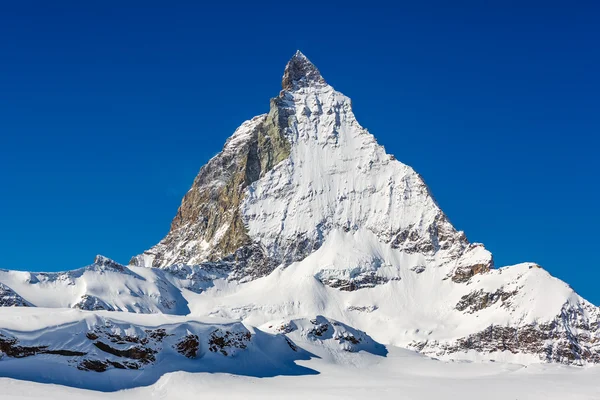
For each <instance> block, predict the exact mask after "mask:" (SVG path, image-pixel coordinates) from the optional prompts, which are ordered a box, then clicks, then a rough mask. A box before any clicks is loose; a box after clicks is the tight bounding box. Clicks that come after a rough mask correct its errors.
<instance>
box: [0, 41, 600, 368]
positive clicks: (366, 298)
mask: <svg viewBox="0 0 600 400" xmlns="http://www.w3.org/2000/svg"><path fill="white" fill-rule="evenodd" d="M282 86H283V90H282V91H281V92H280V93H279V95H278V96H277V97H275V98H274V99H272V100H271V103H270V110H269V112H268V113H267V114H264V115H260V116H257V117H255V118H253V119H251V120H249V121H246V122H244V123H243V124H242V125H241V126H240V127H239V128H238V129H237V130H236V131H235V132H234V134H233V135H232V136H231V137H230V138H229V139H228V140H227V142H226V143H225V146H224V148H223V150H222V151H221V152H220V153H219V154H217V155H216V156H215V157H213V158H212V159H211V160H210V161H209V162H208V163H207V164H206V165H205V166H203V167H202V168H201V170H200V172H199V174H198V176H197V177H196V179H195V180H194V183H193V185H192V187H191V189H190V190H189V192H188V193H187V194H186V195H185V197H184V198H183V201H182V203H181V206H180V207H179V210H178V211H177V214H176V216H175V218H174V219H173V222H172V223H171V229H170V231H169V233H168V234H167V236H166V237H165V238H164V239H163V240H161V241H160V243H158V244H157V245H156V246H154V247H152V248H151V249H149V250H147V251H145V252H144V253H143V254H141V255H138V256H135V257H133V258H132V260H131V262H130V265H129V266H123V265H119V264H117V263H115V262H114V261H111V260H109V259H107V258H104V257H101V256H99V257H97V259H96V261H95V262H94V264H92V265H91V266H88V267H85V268H83V269H80V270H76V271H69V272H63V273H29V272H17V271H0V304H1V305H3V306H27V307H30V310H28V311H27V312H28V313H29V314H28V315H35V313H36V312H39V313H46V312H48V308H79V309H81V310H89V311H90V313H85V312H83V311H82V312H79V311H78V312H77V313H76V314H68V315H69V318H70V319H69V321H63V323H62V324H63V325H60V327H61V328H60V329H62V332H65V333H64V335H62V336H61V335H54V334H50V333H48V334H45V333H44V332H46V331H48V332H50V331H51V332H56V331H57V330H56V329H57V328H56V326H55V324H54V325H53V324H51V322H50V321H49V320H48V319H45V318H41V317H40V318H39V320H40V321H46V322H44V323H42V324H41V325H40V324H38V325H37V326H36V328H35V330H36V333H35V335H32V334H29V333H26V332H25V331H27V330H28V329H29V328H28V327H25V326H24V327H21V328H19V326H18V323H15V322H14V321H13V320H12V319H7V320H6V321H9V320H10V321H11V322H10V323H9V322H6V321H3V320H2V319H1V318H0V351H1V352H3V353H4V354H5V355H6V356H7V357H5V358H4V359H2V360H0V367H1V365H2V363H4V362H5V361H6V358H15V357H16V358H18V357H20V356H19V354H27V356H26V357H46V358H48V357H54V358H57V357H58V358H60V357H63V358H61V360H64V357H67V358H68V361H67V363H66V364H67V365H72V366H75V367H77V368H79V369H94V368H82V367H81V366H82V365H84V364H85V363H88V364H89V365H95V366H100V367H98V368H96V369H97V370H98V369H100V370H103V371H104V370H107V369H115V368H117V369H120V366H125V367H126V368H125V369H127V368H128V367H127V365H128V364H125V363H124V362H125V361H127V362H134V363H136V366H137V368H142V369H143V368H150V364H152V362H136V361H135V359H133V360H134V361H132V359H131V357H128V356H127V354H128V355H132V354H134V355H136V356H137V355H139V354H138V353H135V352H134V353H131V352H128V353H127V351H128V349H131V348H134V347H135V346H138V345H139V343H141V341H145V342H146V344H148V343H149V345H148V346H150V347H149V348H150V350H148V351H150V352H151V353H152V354H153V355H154V354H163V353H162V351H163V350H162V349H163V348H164V349H167V348H168V349H169V350H168V352H167V353H164V354H166V355H165V357H166V356H169V354H171V353H172V352H173V349H177V348H178V346H179V344H180V343H181V341H182V340H191V339H189V338H190V337H196V339H195V341H196V342H198V343H200V344H199V345H198V346H199V347H198V350H197V351H196V352H195V353H194V355H193V357H196V358H203V357H204V354H209V353H206V352H205V351H202V350H201V349H205V348H209V347H210V344H209V341H210V340H211V339H210V338H211V337H212V336H211V332H213V331H215V332H217V331H218V332H222V334H221V336H219V337H220V339H215V340H217V342H218V343H220V344H223V343H230V342H231V341H232V340H233V341H234V342H236V343H237V339H235V340H234V339H233V338H238V336H239V335H241V336H240V337H239V338H238V339H239V340H241V342H240V343H243V346H238V350H240V351H241V352H243V351H245V349H247V348H252V346H254V344H252V343H254V342H253V341H256V346H258V347H257V348H261V349H264V348H267V347H268V346H269V344H270V343H285V346H284V348H286V352H287V351H289V350H291V351H292V352H294V353H295V352H298V351H300V352H301V351H302V343H313V342H315V341H317V342H319V343H320V342H321V341H322V342H323V346H325V347H326V348H328V349H332V351H334V350H335V351H341V352H355V351H367V352H370V353H372V354H375V355H378V354H382V352H383V350H382V349H385V346H400V347H406V348H410V349H413V350H415V351H417V352H420V353H423V354H426V355H430V356H434V357H436V358H439V359H446V360H451V359H452V360H453V359H470V360H489V359H494V360H503V361H511V362H520V363H536V362H559V363H565V364H577V365H583V364H587V363H600V340H599V339H600V329H599V318H600V312H599V310H598V308H597V307H595V306H594V305H592V304H590V303H589V302H587V301H585V300H584V299H582V298H581V297H580V296H578V295H577V294H576V293H575V292H574V291H573V290H572V289H571V288H570V287H569V286H568V285H567V284H565V283H564V282H562V281H560V280H558V279H556V278H553V277H552V276H550V275H549V274H548V273H547V272H546V271H544V270H543V269H542V268H541V267H539V266H538V265H536V264H532V263H526V264H519V265H515V266H510V267H503V268H499V269H495V268H494V265H493V260H492V255H491V254H490V252H489V251H487V250H486V249H485V247H484V246H483V245H481V244H477V243H470V242H469V241H468V240H467V238H466V236H465V234H464V233H463V232H461V231H457V230H456V229H455V228H454V227H453V226H452V224H451V223H450V221H449V220H448V218H447V216H446V215H445V214H444V213H443V211H442V210H441V209H440V207H439V206H438V204H437V203H436V202H435V200H434V199H433V197H432V195H431V193H430V191H429V188H428V187H427V185H426V184H425V183H424V181H423V179H422V178H421V177H420V176H419V175H418V174H417V173H416V172H415V171H414V170H413V169H412V168H410V167H409V166H407V165H404V164H402V163H401V162H399V161H397V160H396V159H395V158H394V157H393V156H392V155H389V154H387V153H386V152H385V150H384V148H383V147H382V146H380V145H378V144H377V142H376V140H375V138H374V137H373V136H372V135H371V134H370V133H369V132H368V131H367V130H366V129H364V128H363V127H362V126H360V125H359V123H358V122H357V120H356V118H355V117H354V114H353V112H352V106H351V101H350V99H349V98H347V97H346V96H344V95H343V94H341V93H339V92H337V91H335V90H334V89H333V88H332V87H331V86H330V85H328V84H327V83H326V82H325V80H324V79H323V77H322V76H321V74H320V73H319V71H318V70H317V68H316V67H315V66H314V65H313V64H312V63H311V62H310V61H309V60H308V59H307V58H306V57H305V56H304V55H303V54H301V53H300V52H297V53H296V54H295V55H294V56H293V57H292V59H291V60H290V62H289V63H288V64H287V66H286V68H285V72H284V76H283V82H282ZM35 307H43V308H42V309H40V310H39V311H36V310H35ZM98 310H105V311H98ZM107 311H114V313H107ZM117 311H128V312H129V314H125V313H117ZM3 312H4V313H7V312H8V311H6V310H0V315H2V313H3ZM10 312H11V313H13V314H10V315H11V316H14V312H13V311H10ZM64 312H67V311H64ZM130 313H139V314H159V315H137V316H135V317H134V316H132V315H131V314H130ZM96 314H98V315H100V316H98V315H96ZM167 314H171V315H167ZM6 315H8V314H6ZM108 315H111V317H109V316H108ZM112 315H114V317H112ZM113 319H114V320H113ZM115 320H119V321H121V322H118V321H115ZM123 320H126V322H123ZM78 321H79V322H78ZM90 321H93V322H90ZM199 321H200V322H199ZM207 321H209V322H207ZM211 321H212V322H211ZM196 322H197V324H196ZM3 323H4V324H5V325H2V324H3ZM15 324H16V325H15ZM123 324H125V325H126V326H125V325H123ZM181 324H187V325H185V327H183V325H181ZM202 324H204V325H202ZM206 324H208V325H206ZM232 324H233V325H232ZM235 324H237V325H235ZM8 325H10V326H8ZM159 325H160V326H161V327H160V328H156V327H157V326H159ZM163 325H165V326H163ZM167 325H168V326H167ZM150 326H154V327H155V328H149V327H150ZM206 326H210V328H206ZM232 326H235V328H232ZM107 327H108V328H107ZM115 327H116V328H115ZM2 328H3V329H2ZM31 329H33V328H31ZM153 329H163V330H165V332H167V334H168V335H171V334H172V335H173V337H170V336H169V339H168V340H167V342H168V343H167V342H165V343H167V344H168V345H164V343H163V342H162V341H161V343H158V342H156V343H155V342H152V340H151V338H150V339H149V338H148V335H151V334H150V333H148V332H149V331H150V332H152V331H153ZM90 332H91V333H90ZM186 332H187V333H186ZM227 332H229V333H227ZM240 332H241V333H240ZM65 335H66V336H69V337H73V339H72V340H70V341H69V342H67V343H66V344H65V345H64V346H63V344H62V343H58V339H57V338H59V337H64V336H65ZM86 335H92V336H96V338H94V339H89V336H86ZM111 335H112V336H111ZM114 335H120V337H121V338H123V337H128V338H130V340H133V342H129V341H128V340H129V339H128V340H124V339H123V340H120V339H118V338H117V339H115V337H116V336H114ZM111 338H112V339H115V340H116V342H115V343H117V344H119V346H120V347H118V349H117V350H115V347H114V346H113V347H111V348H109V347H106V346H111V345H110V343H112V342H113V340H112V339H111ZM132 338H133V339H132ZM186 338H187V339H186ZM242 339H243V340H242ZM95 341H100V342H101V344H99V345H98V344H96V342H95ZM119 342H123V343H119ZM21 343H26V345H24V344H21ZM194 343H195V342H194ZM59 344H60V346H59ZM273 345H275V344H273ZM43 346H46V347H44V349H45V350H43V351H40V350H37V351H25V350H23V349H24V348H31V347H43ZM265 346H266V347H265ZM15 348H20V349H21V350H19V351H21V353H19V351H17V350H15ZM48 349H51V350H52V351H54V353H52V352H49V351H48ZM23 351H24V353H23ZM57 351H61V352H63V353H65V352H67V353H68V354H67V353H65V354H67V355H66V356H65V355H63V356H60V355H58V353H56V352H57ZM164 351H166V350H164ZM261 351H262V350H261ZM286 352H283V350H282V351H281V352H279V351H278V352H277V353H276V355H271V356H270V357H271V358H272V360H271V361H270V362H271V364H272V365H276V364H277V363H278V362H279V361H281V362H282V364H281V365H284V364H285V363H287V362H288V361H289V360H291V359H293V357H296V356H293V357H292V358H289V357H291V356H289V354H287V353H286ZM80 353H85V354H80ZM226 353H227V354H223V356H225V357H231V356H232V354H234V353H235V352H226ZM180 354H182V353H181V352H180ZM277 357H283V358H282V359H281V360H279V361H274V360H275V359H277ZM267 358H268V357H267ZM86 360H87V361H86ZM119 360H121V361H119ZM124 360H125V361H124ZM284 360H285V362H284ZM82 363H84V364H82ZM90 363H91V364H90ZM115 363H117V364H118V365H117V364H115ZM86 365H87V364H86ZM132 368H133V367H132ZM225 370H227V369H225ZM0 371H5V369H2V368H0Z"/></svg>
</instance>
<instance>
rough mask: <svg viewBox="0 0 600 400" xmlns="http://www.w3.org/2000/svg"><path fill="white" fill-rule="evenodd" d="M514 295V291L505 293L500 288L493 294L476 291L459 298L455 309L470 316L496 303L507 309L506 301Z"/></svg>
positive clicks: (515, 292)
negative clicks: (499, 302)
mask: <svg viewBox="0 0 600 400" xmlns="http://www.w3.org/2000/svg"><path fill="white" fill-rule="evenodd" d="M515 294H517V291H516V290H514V291H512V292H505V291H504V290H503V289H502V288H500V289H498V290H496V291H495V292H494V293H488V292H484V291H483V290H478V291H475V292H471V293H469V294H467V295H464V296H463V297H461V299H460V301H459V302H458V303H457V304H456V309H457V310H458V311H465V312H467V313H469V314H472V313H474V312H477V311H479V310H483V309H484V308H487V307H489V306H491V305H493V304H496V303H497V302H498V301H501V302H502V306H504V307H507V306H509V305H510V303H508V300H509V299H510V298H511V297H512V296H514V295H515Z"/></svg>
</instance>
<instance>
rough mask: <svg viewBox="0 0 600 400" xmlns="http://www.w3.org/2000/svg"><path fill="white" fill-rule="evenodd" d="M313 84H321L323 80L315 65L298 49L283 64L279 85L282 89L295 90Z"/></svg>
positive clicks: (323, 82)
mask: <svg viewBox="0 0 600 400" xmlns="http://www.w3.org/2000/svg"><path fill="white" fill-rule="evenodd" d="M313 84H321V85H323V84H325V80H324V79H323V77H322V76H321V73H320V72H319V70H318V69H317V67H315V65H314V64H313V63H311V62H310V60H309V59H308V58H306V56H305V55H304V54H302V53H301V52H300V50H298V51H296V54H294V56H293V57H292V58H291V59H290V61H289V62H288V63H287V65H286V66H285V71H284V73H283V80H282V81H281V86H282V87H283V90H295V89H298V88H300V87H306V86H311V85H313Z"/></svg>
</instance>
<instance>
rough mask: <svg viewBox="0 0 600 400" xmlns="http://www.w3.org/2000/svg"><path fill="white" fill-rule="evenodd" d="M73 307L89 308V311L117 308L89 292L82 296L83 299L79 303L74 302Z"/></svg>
mask: <svg viewBox="0 0 600 400" xmlns="http://www.w3.org/2000/svg"><path fill="white" fill-rule="evenodd" d="M73 308H78V309H80V310H88V311H97V310H106V311H114V310H115V309H114V308H113V307H112V306H110V305H108V304H107V303H106V302H104V301H102V300H100V299H99V298H97V297H96V296H92V295H89V294H84V295H83V296H81V300H79V301H78V302H77V303H75V304H73Z"/></svg>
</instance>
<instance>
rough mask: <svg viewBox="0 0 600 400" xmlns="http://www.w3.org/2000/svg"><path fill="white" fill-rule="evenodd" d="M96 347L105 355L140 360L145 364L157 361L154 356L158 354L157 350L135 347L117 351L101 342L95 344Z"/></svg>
mask: <svg viewBox="0 0 600 400" xmlns="http://www.w3.org/2000/svg"><path fill="white" fill-rule="evenodd" d="M94 346H96V347H97V348H99V349H100V350H102V351H104V352H105V353H109V354H112V355H114V356H117V357H125V358H130V359H132V360H140V361H141V362H143V363H145V364H147V363H151V362H154V361H155V360H156V358H155V356H154V354H156V350H153V349H151V348H148V347H141V346H133V347H130V348H127V349H117V348H114V347H111V346H109V345H108V344H106V343H103V342H100V341H98V342H94Z"/></svg>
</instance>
